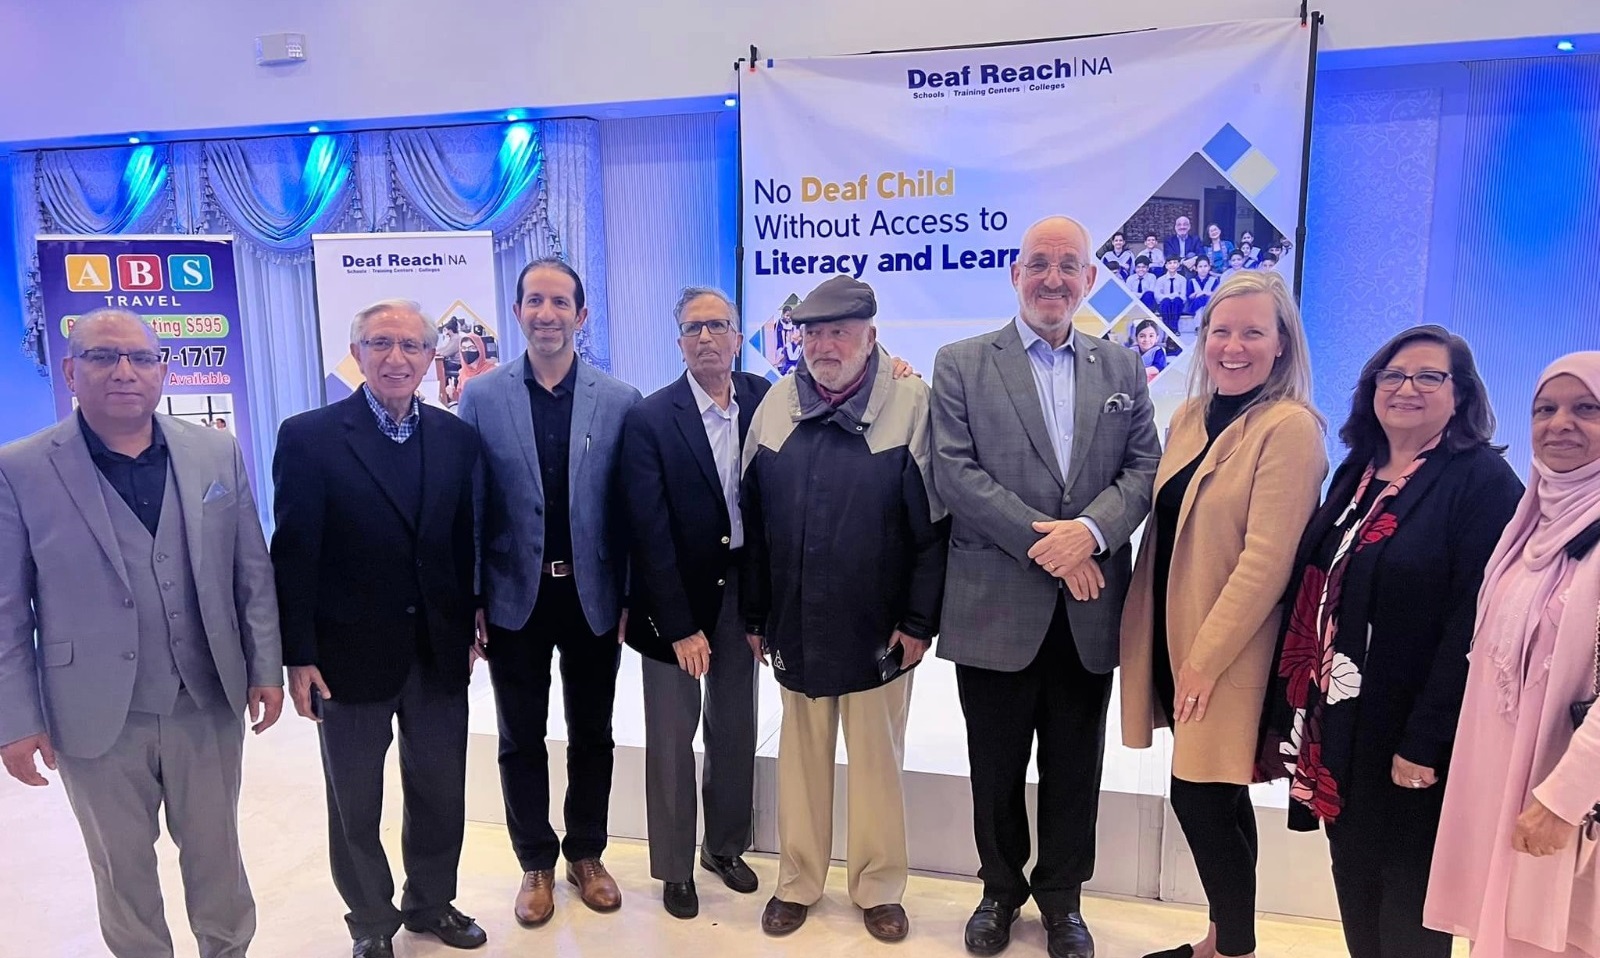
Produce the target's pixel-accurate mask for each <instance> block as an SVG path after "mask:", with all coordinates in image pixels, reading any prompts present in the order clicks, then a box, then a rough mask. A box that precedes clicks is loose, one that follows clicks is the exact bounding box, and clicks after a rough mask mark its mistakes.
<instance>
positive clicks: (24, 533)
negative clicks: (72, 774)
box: [0, 415, 283, 758]
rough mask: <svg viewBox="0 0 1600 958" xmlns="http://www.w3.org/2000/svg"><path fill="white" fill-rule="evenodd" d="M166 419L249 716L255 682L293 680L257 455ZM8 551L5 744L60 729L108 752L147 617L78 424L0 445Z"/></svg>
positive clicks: (77, 748)
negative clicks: (257, 493) (286, 662)
mask: <svg viewBox="0 0 1600 958" xmlns="http://www.w3.org/2000/svg"><path fill="white" fill-rule="evenodd" d="M156 421H157V422H158V423H159V424H160V428H161V433H162V435H163V436H165V437H166V440H167V449H168V452H169V455H170V457H171V463H172V473H173V475H174V476H175V477H176V479H177V493H178V500H179V502H180V503H181V504H182V508H183V521H184V526H185V528H186V530H187V540H188V546H189V558H190V562H191V563H192V565H193V568H194V579H195V583H194V584H195V591H196V593H197V594H198V596H199V600H200V617H201V621H202V623H203V624H204V627H205V632H206V639H207V642H208V643H209V645H210V649H211V657H212V660H213V661H214V662H215V663H216V667H217V674H218V675H219V676H221V678H222V686H223V688H224V689H225V690H226V692H227V694H228V704H229V705H231V706H232V707H233V710H234V711H235V712H238V713H240V714H241V715H242V714H243V713H244V710H245V704H246V698H247V695H248V689H249V687H250V686H281V685H282V684H283V653H282V649H281V647H280V643H279V638H278V597H277V592H276V591H275V587H274V585H273V577H272V560H271V559H270V558H269V557H268V555H267V543H266V540H265V539H264V538H263V537H262V534H261V520H260V518H259V516H258V515H257V514H256V503H255V498H254V496H252V495H251V493H250V483H249V480H248V479H247V478H246V473H245V468H244V458H243V456H242V455H240V452H239V445H238V443H237V442H235V441H234V439H233V437H232V436H231V435H229V434H228V433H225V432H220V431H218V430H216V429H207V428H205V427H203V426H197V425H192V424H190V423H186V422H182V421H180V420H177V419H173V418H171V417H169V416H162V415H158V416H156ZM0 556H3V557H4V558H3V559H0V743H9V742H15V741H17V740H18V739H22V738H27V737H28V736H30V735H37V734H39V733H40V732H45V731H48V732H49V734H50V740H51V744H52V745H53V746H54V747H55V748H56V749H57V750H58V751H61V752H63V753H65V754H67V755H71V756H75V757H78V758H95V757H97V756H100V755H103V754H105V752H106V750H107V749H109V748H111V746H112V745H113V744H114V743H115V742H116V740H117V736H118V735H120V734H122V727H123V725H124V724H125V723H126V721H127V717H128V703H129V701H130V700H131V699H132V696H133V682H134V672H135V660H134V651H135V649H136V648H137V647H138V644H139V638H138V635H139V626H138V614H137V613H136V612H135V610H134V607H133V592H132V590H131V587H130V586H129V583H128V575H127V572H126V570H125V569H124V567H123V564H122V552H121V550H120V549H119V548H118V546H117V540H116V534H115V533H114V532H113V531H112V527H111V513H110V512H109V511H107V508H106V500H105V496H104V495H103V494H102V492H101V486H100V480H99V470H98V469H97V467H96V466H95V464H94V460H93V459H92V458H90V456H89V446H88V444H87V443H86V442H85V441H84V438H83V432H82V430H81V428H80V427H79V425H78V417H77V416H76V415H74V416H69V417H68V418H67V419H65V420H63V421H62V422H59V423H57V424H56V425H54V426H51V427H50V428H48V429H44V430H42V431H40V432H37V433H34V434H33V435H31V436H28V437H27V438H25V439H19V440H17V441H16V442H13V443H10V444H8V445H5V446H0ZM36 631H37V644H36V643H35V632H36Z"/></svg>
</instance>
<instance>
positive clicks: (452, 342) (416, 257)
mask: <svg viewBox="0 0 1600 958" xmlns="http://www.w3.org/2000/svg"><path fill="white" fill-rule="evenodd" d="M311 242H312V249H313V252H314V255H315V257H316V270H317V325H318V328H319V333H318V336H319V341H320V342H321V344H322V370H323V398H324V400H325V401H327V402H330V403H331V402H337V401H338V400H340V399H343V398H345V397H346V396H348V395H350V394H351V393H352V392H354V391H355V390H356V389H358V388H359V387H360V386H361V383H362V381H363V380H362V375H361V370H360V369H359V368H357V366H356V360H355V357H354V356H352V355H351V354H350V324H351V323H352V322H353V321H354V320H355V316H356V314H357V313H359V312H360V311H361V310H363V309H365V308H366V307H368V306H371V305H372V304H373V303H376V302H378V301H380V300H385V299H409V300H414V301H415V302H416V303H418V304H419V305H420V306H421V307H422V315H423V318H424V319H426V320H427V321H428V322H430V323H432V324H433V326H434V328H436V329H438V330H439V345H438V349H437V352H436V354H435V358H434V361H433V364H432V366H431V367H430V368H429V369H428V372H427V375H426V376H424V377H423V380H422V386H421V388H420V391H419V394H420V395H421V396H422V399H423V401H424V402H428V403H432V404H433V405H436V406H441V407H443V408H446V409H454V408H455V406H456V403H457V401H458V400H459V399H460V398H461V387H463V386H464V385H466V383H467V381H468V380H470V379H471V378H472V377H474V376H477V375H480V374H482V373H484V372H486V371H487V370H489V369H492V368H494V367H495V366H497V365H499V363H500V336H499V331H498V330H496V329H495V326H494V323H495V317H496V316H497V315H499V313H498V312H497V310H498V308H499V307H498V305H497V304H498V301H497V299H496V292H495V278H494V239H493V235H492V234H491V233H489V231H487V230H481V231H473V232H461V233H349V234H333V233H326V234H317V235H315V236H313V237H312V238H311Z"/></svg>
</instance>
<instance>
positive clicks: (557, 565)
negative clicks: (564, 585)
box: [539, 561, 572, 579]
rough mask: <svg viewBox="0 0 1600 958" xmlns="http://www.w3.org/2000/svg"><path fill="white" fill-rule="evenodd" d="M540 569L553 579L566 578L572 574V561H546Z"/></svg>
mask: <svg viewBox="0 0 1600 958" xmlns="http://www.w3.org/2000/svg"><path fill="white" fill-rule="evenodd" d="M539 569H540V571H541V572H543V573H544V574H545V575H547V576H549V577H550V578H552V579H565V578H566V577H567V576H569V575H572V563H570V562H566V561H562V562H546V563H545V564H544V565H542V566H540V567H539Z"/></svg>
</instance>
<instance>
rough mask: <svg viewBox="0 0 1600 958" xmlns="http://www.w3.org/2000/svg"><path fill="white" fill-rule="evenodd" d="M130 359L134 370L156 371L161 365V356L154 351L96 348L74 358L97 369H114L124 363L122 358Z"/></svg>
mask: <svg viewBox="0 0 1600 958" xmlns="http://www.w3.org/2000/svg"><path fill="white" fill-rule="evenodd" d="M124 356H126V357H128V362H129V363H132V364H133V368H134V369H154V368H156V367H157V366H159V365H161V354H160V353H158V352H156V351H155V350H153V349H112V348H111V347H109V346H96V347H94V348H93V349H85V350H83V351H82V352H79V353H77V354H76V356H75V357H74V358H77V359H81V360H83V361H84V362H86V363H88V364H89V365H91V366H93V367H95V368H96V369H112V368H114V367H115V366H116V365H117V364H118V363H120V362H122V357H124Z"/></svg>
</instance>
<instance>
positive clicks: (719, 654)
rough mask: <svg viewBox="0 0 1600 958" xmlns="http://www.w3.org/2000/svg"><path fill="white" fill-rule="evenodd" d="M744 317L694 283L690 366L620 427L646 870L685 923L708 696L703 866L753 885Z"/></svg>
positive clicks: (681, 327) (750, 398) (750, 380)
mask: <svg viewBox="0 0 1600 958" xmlns="http://www.w3.org/2000/svg"><path fill="white" fill-rule="evenodd" d="M737 316H738V311H737V310H736V309H735V307H734V305H733V302H732V300H730V299H729V298H728V296H727V295H726V294H725V293H723V292H721V291H720V290H716V289H712V288H710V287H705V286H690V287H687V288H685V289H684V290H683V292H682V294H681V295H680V296H679V297H678V302H677V305H676V306H675V307H674V308H673V310H672V318H673V322H674V323H675V325H676V328H677V333H678V348H679V350H681V351H682V353H683V361H684V365H685V366H687V367H688V368H687V370H686V371H685V372H684V374H683V375H682V376H680V377H678V379H677V380H676V381H674V382H673V383H672V384H671V385H668V386H666V387H664V388H662V389H660V390H657V391H656V392H654V393H652V394H651V395H649V396H648V397H646V398H645V399H644V400H642V401H641V402H639V403H638V404H637V405H635V406H634V407H633V408H632V409H630V410H629V411H628V416H627V418H626V420H624V424H623V438H622V455H621V461H622V480H623V487H624V489H625V490H626V492H627V496H626V499H627V503H628V513H629V520H630V521H629V532H630V535H631V539H632V549H631V555H632V558H633V609H632V628H630V629H629V630H628V644H629V645H631V646H633V648H634V649H636V650H637V651H638V652H639V654H640V656H642V657H643V676H644V707H645V807H646V812H647V815H648V820H649V836H650V874H651V877H653V878H655V879H657V880H658V881H660V882H662V883H663V892H662V904H663V905H664V906H665V907H666V910H667V912H668V913H669V914H671V915H673V916H674V917H677V918H693V917H694V916H695V915H696V914H698V913H699V908H700V904H699V897H698V896H697V894H696V892H695V887H694V865H695V820H696V817H697V816H696V807H695V766H694V735H695V729H696V728H698V727H699V726H700V722H701V716H702V701H703V702H704V719H705V759H704V767H703V779H704V780H703V783H702V786H701V794H702V797H703V800H704V802H705V839H704V843H703V845H702V847H701V852H700V866H701V867H702V868H704V869H706V870H707V871H710V872H712V873H714V874H716V875H717V876H718V877H719V878H721V879H722V881H723V883H724V884H726V885H727V886H728V887H729V888H731V889H733V890H734V891H736V892H741V893H744V894H748V893H750V892H753V891H755V890H756V886H757V881H756V876H755V873H754V872H752V871H751V870H750V868H749V867H748V866H747V865H746V864H745V863H744V860H743V859H742V858H741V857H740V856H742V855H743V854H744V852H745V850H746V849H747V848H749V845H750V820H751V807H752V791H753V788H754V773H755V750H756V714H755V712H756V698H755V689H756V680H755V655H754V654H753V653H752V651H751V650H750V649H749V648H748V646H747V645H746V643H745V638H744V625H743V623H742V622H741V621H740V619H739V614H738V611H739V602H738V595H739V584H738V566H739V556H740V555H741V554H742V553H741V551H740V550H741V549H742V547H743V546H744V526H743V522H742V521H741V519H740V514H739V454H740V449H741V446H742V444H743V442H744V436H745V433H746V432H748V431H749V429H750V417H751V416H752V415H753V414H754V413H755V410H756V406H758V405H760V403H761V398H762V397H763V396H765V395H766V393H767V389H768V388H769V386H770V385H771V384H770V383H768V382H767V380H766V379H764V378H762V377H760V376H757V375H754V374H753V373H746V372H734V370H733V364H734V360H735V359H736V358H737V357H738V355H739V346H740V344H741V343H742V342H743V338H742V337H741V336H740V334H739V323H738V319H737ZM702 680H703V685H704V688H703V690H702Z"/></svg>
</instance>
